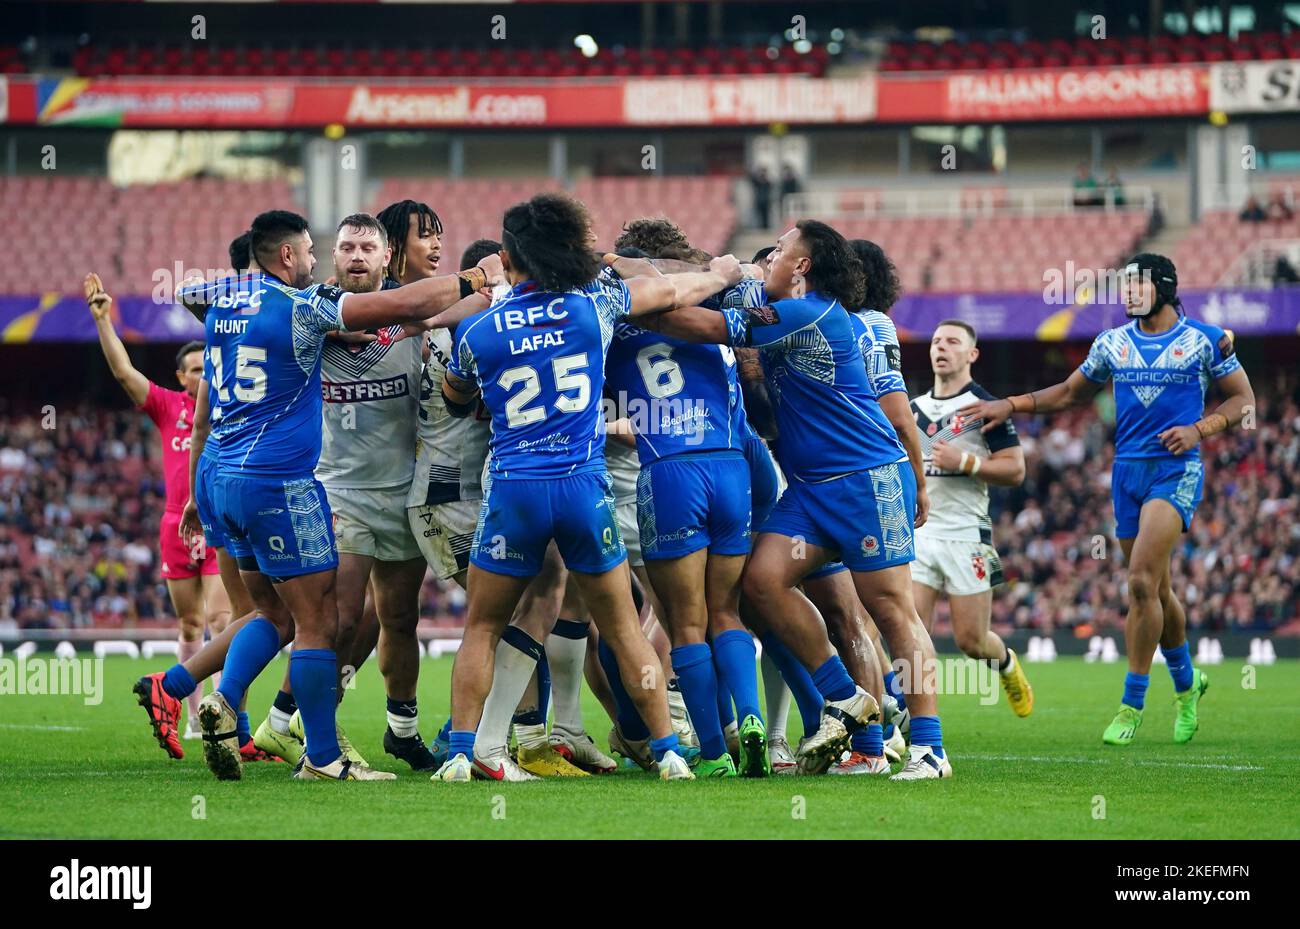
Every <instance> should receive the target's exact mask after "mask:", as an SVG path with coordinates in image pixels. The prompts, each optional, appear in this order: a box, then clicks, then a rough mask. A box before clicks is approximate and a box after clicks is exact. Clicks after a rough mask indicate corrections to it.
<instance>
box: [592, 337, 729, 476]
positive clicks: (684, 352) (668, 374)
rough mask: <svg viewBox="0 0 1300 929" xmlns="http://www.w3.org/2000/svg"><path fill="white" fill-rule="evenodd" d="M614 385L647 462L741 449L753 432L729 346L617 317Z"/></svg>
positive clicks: (609, 372)
mask: <svg viewBox="0 0 1300 929" xmlns="http://www.w3.org/2000/svg"><path fill="white" fill-rule="evenodd" d="M605 377H606V379H607V381H608V385H609V389H610V390H613V391H616V392H618V393H619V394H621V397H620V398H619V399H620V403H619V404H618V406H619V408H620V412H626V413H627V415H628V418H629V419H630V420H631V422H632V428H633V429H634V430H635V432H636V445H637V454H638V455H639V456H640V459H641V464H642V466H644V465H645V464H646V463H647V462H650V461H654V460H656V459H658V458H667V457H669V456H670V455H681V454H688V453H691V452H713V451H723V450H728V449H734V450H739V449H740V448H741V447H742V443H743V442H744V440H745V436H746V435H747V433H748V431H749V427H748V424H747V423H746V422H745V407H744V401H743V400H742V399H741V394H740V381H739V379H738V378H737V375H736V355H735V353H734V352H733V351H732V350H731V348H730V346H727V345H706V344H699V343H695V342H684V341H682V340H680V339H674V338H672V337H671V336H666V335H663V334H661V333H658V332H651V331H649V330H646V329H641V328H640V327H638V326H636V325H634V324H632V323H619V324H618V325H617V326H616V327H615V329H614V341H613V343H612V344H611V345H610V348H609V356H608V358H607V359H606V361H605Z"/></svg>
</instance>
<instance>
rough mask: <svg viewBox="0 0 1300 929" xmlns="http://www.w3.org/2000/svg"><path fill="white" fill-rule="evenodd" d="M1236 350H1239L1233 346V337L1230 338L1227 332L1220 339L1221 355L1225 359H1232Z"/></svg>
mask: <svg viewBox="0 0 1300 929" xmlns="http://www.w3.org/2000/svg"><path fill="white" fill-rule="evenodd" d="M1236 350H1237V349H1236V346H1235V345H1233V344H1232V336H1230V335H1229V334H1228V333H1226V332H1225V333H1224V334H1223V335H1222V336H1221V337H1220V338H1219V354H1220V355H1222V356H1223V357H1224V358H1225V359H1226V358H1231V357H1232V355H1233V353H1234V352H1236Z"/></svg>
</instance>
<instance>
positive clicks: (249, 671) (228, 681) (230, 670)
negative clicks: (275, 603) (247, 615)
mask: <svg viewBox="0 0 1300 929" xmlns="http://www.w3.org/2000/svg"><path fill="white" fill-rule="evenodd" d="M279 651H280V632H279V630H278V629H276V628H275V625H274V624H273V623H272V622H271V621H270V620H269V619H267V618H266V617H265V616H254V617H253V618H252V619H250V620H249V621H248V622H247V623H246V624H245V625H244V628H243V629H240V630H239V631H238V632H236V633H235V637H234V638H233V639H231V640H230V648H229V650H227V652H226V664H225V667H223V668H222V669H221V686H220V687H218V688H217V690H218V691H220V693H221V695H222V696H223V697H225V698H226V702H227V703H229V704H230V705H231V706H232V707H238V706H239V704H241V703H243V702H244V691H246V690H248V685H249V684H251V683H252V682H253V679H254V678H255V677H257V676H258V675H259V674H261V673H262V669H263V668H265V667H266V666H267V665H269V664H270V663H271V659H272V658H274V657H275V656H276V654H278V653H279Z"/></svg>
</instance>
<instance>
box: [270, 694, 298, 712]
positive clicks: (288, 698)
mask: <svg viewBox="0 0 1300 929" xmlns="http://www.w3.org/2000/svg"><path fill="white" fill-rule="evenodd" d="M271 705H272V706H273V707H275V708H276V709H277V710H279V711H280V712H281V713H288V714H289V715H290V716H292V715H293V714H294V711H295V710H297V709H298V704H297V703H295V702H294V699H293V694H291V693H286V692H285V691H283V690H282V691H280V692H279V693H277V694H276V695H275V700H274V702H272V704H271Z"/></svg>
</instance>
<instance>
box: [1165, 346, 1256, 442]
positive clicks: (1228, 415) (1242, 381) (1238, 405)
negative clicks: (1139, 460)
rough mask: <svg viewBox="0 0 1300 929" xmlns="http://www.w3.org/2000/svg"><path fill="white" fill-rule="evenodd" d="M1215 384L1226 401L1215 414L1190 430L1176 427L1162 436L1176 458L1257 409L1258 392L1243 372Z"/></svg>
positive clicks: (1225, 377)
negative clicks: (1256, 394)
mask: <svg viewBox="0 0 1300 929" xmlns="http://www.w3.org/2000/svg"><path fill="white" fill-rule="evenodd" d="M1214 383H1216V384H1217V385H1219V390H1220V391H1222V392H1223V393H1224V394H1226V395H1227V399H1225V400H1224V401H1223V402H1222V403H1220V404H1219V406H1218V408H1217V409H1215V411H1214V412H1213V413H1210V414H1209V415H1208V416H1205V417H1202V418H1201V419H1199V420H1197V421H1196V422H1195V423H1193V424H1192V425H1190V426H1174V427H1173V428H1172V429H1166V430H1165V431H1164V432H1162V433H1160V442H1161V444H1162V445H1164V447H1165V448H1167V449H1169V451H1171V452H1173V453H1174V454H1175V455H1181V454H1182V453H1183V452H1186V451H1188V450H1190V449H1192V448H1195V447H1196V445H1198V444H1199V443H1200V441H1201V440H1202V439H1205V438H1208V437H1209V436H1212V435H1214V434H1215V433H1219V432H1223V431H1224V430H1226V429H1229V428H1231V427H1233V426H1235V425H1237V424H1238V423H1240V422H1241V421H1242V419H1244V418H1245V416H1246V413H1247V412H1248V411H1250V410H1253V409H1254V408H1255V391H1254V388H1252V387H1251V386H1250V378H1248V377H1247V376H1246V372H1245V370H1244V369H1242V368H1237V370H1235V371H1233V372H1232V373H1231V374H1225V375H1224V376H1223V377H1221V378H1219V379H1218V380H1217V381H1215V382H1214Z"/></svg>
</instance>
